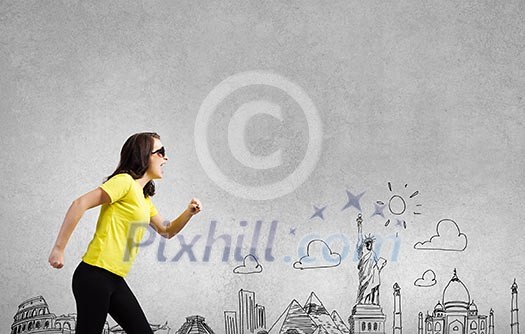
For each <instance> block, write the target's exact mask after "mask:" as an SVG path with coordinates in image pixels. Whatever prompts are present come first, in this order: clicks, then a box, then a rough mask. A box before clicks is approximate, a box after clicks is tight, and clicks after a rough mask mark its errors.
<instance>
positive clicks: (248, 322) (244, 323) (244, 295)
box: [239, 289, 255, 334]
mask: <svg viewBox="0 0 525 334" xmlns="http://www.w3.org/2000/svg"><path fill="white" fill-rule="evenodd" d="M239 325H240V327H239V334H248V333H249V334H253V333H254V332H255V292H253V291H247V290H243V289H241V290H240V291H239Z"/></svg>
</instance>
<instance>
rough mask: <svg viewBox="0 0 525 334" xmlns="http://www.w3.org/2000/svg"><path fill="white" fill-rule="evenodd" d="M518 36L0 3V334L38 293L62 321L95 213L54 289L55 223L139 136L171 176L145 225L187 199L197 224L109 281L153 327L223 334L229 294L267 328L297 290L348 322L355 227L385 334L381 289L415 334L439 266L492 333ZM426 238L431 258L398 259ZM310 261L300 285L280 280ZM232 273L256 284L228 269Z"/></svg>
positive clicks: (404, 6) (517, 263) (265, 14)
mask: <svg viewBox="0 0 525 334" xmlns="http://www.w3.org/2000/svg"><path fill="white" fill-rule="evenodd" d="M524 21H525V3H524V2H523V1H518V0H509V1H428V0H423V1H411V0H409V1H376V0H371V1H365V2H363V1H353V0H345V1H325V2H320V1H217V2H207V1H200V2H199V1H158V2H157V1H147V0H145V1H108V2H103V1H1V2H0V94H1V95H0V96H1V98H0V110H1V116H0V117H1V121H0V134H1V141H2V149H1V150H0V161H2V163H1V165H0V166H1V167H0V168H1V172H2V192H1V194H0V196H1V201H0V203H1V210H0V219H1V223H2V227H3V233H1V234H0V241H1V243H2V252H1V254H0V259H1V261H0V262H1V266H2V267H1V268H2V270H1V281H2V294H1V295H2V303H1V306H0V310H1V312H0V325H1V328H2V329H1V332H3V333H8V332H9V331H10V326H11V324H12V323H13V316H14V315H15V313H16V312H17V309H18V305H19V304H20V303H21V302H23V301H24V300H27V299H29V298H31V297H34V296H38V295H42V296H44V298H45V299H46V301H47V302H48V304H49V307H50V310H51V312H54V313H56V314H57V315H59V314H63V313H73V312H75V304H74V298H73V295H72V293H71V288H70V286H71V275H72V272H73V270H74V269H75V266H76V264H77V263H78V262H79V259H80V257H81V256H82V254H83V253H84V251H85V249H86V247H87V245H88V243H89V241H90V239H91V237H92V235H93V232H94V228H95V222H96V218H97V213H98V211H97V210H96V209H95V210H92V211H89V212H87V213H86V214H85V215H84V217H83V218H82V220H81V222H80V223H79V225H78V227H77V229H76V230H75V232H74V234H73V236H72V238H71V240H70V243H69V245H68V247H67V250H66V266H65V267H64V268H63V269H61V270H55V269H52V268H50V266H49V265H48V264H47V257H48V254H49V251H50V249H51V246H52V245H53V242H54V240H55V237H56V234H57V232H58V229H59V227H60V224H61V222H62V219H63V217H64V214H65V212H66V210H67V208H68V207H69V204H70V203H71V201H72V200H74V199H75V198H76V197H78V196H80V195H81V194H83V193H85V192H87V191H89V190H91V189H93V188H95V187H97V186H98V185H99V184H100V183H101V182H102V180H103V178H104V177H105V176H107V175H108V174H110V173H111V172H112V171H113V169H114V168H115V166H116V164H117V162H118V154H119V150H120V148H121V145H122V144H123V143H124V141H125V140H126V138H127V137H128V136H129V135H131V134H133V133H135V132H139V131H149V130H153V131H157V132H158V133H159V134H160V135H161V137H162V141H163V144H164V145H165V147H166V149H167V151H168V155H169V158H170V160H169V162H168V164H167V166H166V167H165V176H164V179H163V180H160V181H159V182H157V185H158V193H157V195H156V196H155V197H154V203H155V204H156V206H157V208H158V209H159V211H160V212H161V213H162V214H163V215H164V216H165V217H170V218H175V217H176V216H177V215H178V214H179V213H180V212H181V211H182V210H183V209H184V208H185V206H186V203H187V202H188V201H189V200H190V199H191V197H193V196H195V197H197V198H199V199H200V200H201V201H202V203H203V211H202V212H201V213H200V214H199V215H198V216H196V217H195V218H194V219H193V221H192V222H191V223H190V224H189V225H188V226H187V227H186V228H185V229H184V230H183V232H182V234H181V235H180V236H179V237H178V238H174V239H172V240H169V241H168V242H166V243H165V244H163V243H161V242H160V239H159V238H155V239H153V235H152V236H151V239H148V240H146V242H145V245H144V246H143V247H142V249H141V250H140V254H139V256H138V258H137V260H136V262H135V264H134V267H133V270H132V272H131V273H130V274H129V276H128V277H127V281H128V283H129V285H130V286H131V287H132V289H133V290H134V292H135V294H136V295H137V297H138V298H139V300H140V301H141V304H142V306H143V308H144V311H145V313H146V314H147V316H148V318H149V320H150V322H152V323H157V324H160V323H164V322H165V321H167V322H168V324H169V325H170V327H172V328H174V329H178V328H179V327H180V326H181V325H182V324H183V323H184V321H185V318H186V317H187V316H190V315H197V314H198V315H201V316H203V317H205V318H206V323H207V324H208V325H209V326H210V327H211V328H212V329H214V330H215V332H216V333H224V311H234V310H237V309H238V292H239V290H240V289H244V290H249V291H253V292H255V294H256V302H257V304H261V305H264V306H265V309H266V317H267V327H268V328H269V327H271V325H272V324H273V323H274V322H276V321H277V319H278V318H279V316H280V315H281V314H282V313H283V312H284V311H285V309H286V307H287V306H288V305H289V304H290V302H291V301H292V300H293V299H297V301H298V302H299V303H300V304H301V305H304V303H305V302H306V300H307V298H308V296H309V295H310V293H311V292H312V291H314V292H315V294H316V295H317V296H318V297H319V299H320V300H321V301H322V302H323V304H324V306H325V307H326V308H327V309H328V310H329V311H330V312H331V311H332V310H337V312H338V314H339V315H340V316H341V318H343V320H344V321H345V322H347V319H348V316H349V315H350V313H351V311H352V307H353V306H354V304H355V301H356V297H357V289H358V285H359V281H358V271H357V259H356V257H355V256H354V250H355V246H356V242H357V238H358V233H357V225H356V218H357V215H358V214H359V213H361V214H362V217H363V225H362V226H363V232H364V233H365V234H368V233H372V234H374V235H375V238H376V252H377V253H378V256H381V257H383V258H385V259H386V260H387V261H388V262H387V265H386V266H385V267H384V268H383V270H382V272H381V283H382V284H381V288H380V301H381V305H382V307H383V311H384V313H385V314H386V316H387V320H386V328H387V333H391V332H392V319H393V317H392V312H393V301H394V300H393V289H392V286H393V285H394V283H396V282H397V283H398V284H399V286H400V287H401V294H402V311H403V313H402V318H403V331H404V332H405V333H416V332H417V324H418V321H417V320H418V313H419V312H423V313H424V314H426V313H427V311H430V312H431V311H432V310H433V309H434V306H435V305H436V302H437V301H438V300H441V299H442V297H443V296H442V294H443V289H444V288H445V286H446V285H447V284H448V282H449V280H450V279H451V277H452V275H453V271H454V269H456V270H457V274H458V277H459V278H460V279H461V281H462V282H463V283H464V284H465V285H466V287H467V288H468V290H469V292H470V298H471V299H473V300H474V301H475V303H476V305H477V307H478V309H479V313H480V314H483V315H488V314H489V311H490V309H491V308H492V309H493V310H494V313H495V323H496V332H497V333H508V332H509V331H510V305H511V290H510V287H511V285H512V283H513V281H514V279H516V282H517V284H518V285H520V284H521V285H524V286H525V268H524V266H523V261H524V256H525V243H524V242H523V235H522V234H521V233H523V231H524V228H523V221H524V218H525V215H524V211H523V210H525V204H524V200H525V190H524V188H525V187H524V185H525V172H524V171H525V158H524V154H525V131H524V130H525V127H524V121H525V114H524V111H525V110H524V107H525V102H524V100H523V98H524V94H525V52H524V46H525V22H524ZM323 208H324V209H323ZM442 220H443V222H442V223H441V224H439V227H440V229H439V231H438V232H436V228H437V226H438V222H440V221H442ZM257 221H261V223H259V224H257ZM272 222H274V223H273V224H272ZM438 233H439V238H437V237H436V238H434V239H432V242H433V245H434V246H435V247H434V248H440V249H441V250H428V249H427V250H425V249H418V246H415V245H419V248H428V246H429V243H426V244H425V243H424V242H425V241H430V238H431V237H432V236H435V235H438ZM254 236H255V237H254ZM447 238H448V239H449V240H446V239H447ZM257 239H258V240H257ZM314 239H316V240H322V241H324V243H321V242H313V243H311V242H310V241H312V240H314ZM438 239H439V240H438ZM418 242H420V244H417V243H418ZM440 242H442V243H441V244H438V243H440ZM207 244H208V246H209V248H208V252H206V245H207ZM228 244H230V246H231V249H229V250H228V248H227V247H226V246H227V245H228ZM185 245H186V248H185V247H184V246H185ZM188 245H189V246H188ZM237 245H238V247H236V246H237ZM309 245H310V246H312V247H311V248H310V249H309V250H310V252H311V254H310V255H311V256H314V257H315V258H316V259H315V261H310V262H308V261H304V263H303V265H305V266H307V267H308V266H310V267H312V266H313V267H315V268H307V269H303V270H301V269H298V268H299V267H301V264H297V263H296V262H297V261H299V260H300V258H301V257H303V256H305V255H306V254H307V248H308V246H309ZM235 248H238V249H237V252H235ZM328 248H329V249H330V250H331V251H332V253H333V254H331V253H330V252H329V251H328ZM450 248H452V249H455V250H449V251H445V250H443V249H450ZM335 253H337V254H339V258H337V256H336V255H335ZM248 254H251V255H254V256H255V257H256V258H257V259H258V261H259V264H260V266H261V267H262V272H259V273H252V274H240V273H239V270H241V271H242V269H237V270H234V268H236V267H237V266H239V265H241V264H242V259H243V258H244V257H245V256H247V255H248ZM207 255H208V256H207ZM334 257H335V260H334ZM338 259H339V260H340V261H338ZM239 260H241V261H239ZM248 260H250V258H248ZM246 264H247V267H248V269H249V268H250V266H252V265H253V263H252V262H250V261H247V263H246ZM427 270H432V272H429V275H430V276H428V275H427V276H426V277H425V278H426V279H427V280H428V279H429V277H430V280H429V282H426V284H427V285H431V286H428V287H421V286H417V285H416V284H415V283H416V280H417V279H418V278H423V273H424V272H426V271H427ZM259 271H260V270H259ZM432 274H434V276H435V280H436V281H435V282H432V279H431V278H432ZM419 282H421V281H419ZM522 299H523V298H522ZM110 324H114V322H113V321H112V320H110ZM272 333H273V332H272Z"/></svg>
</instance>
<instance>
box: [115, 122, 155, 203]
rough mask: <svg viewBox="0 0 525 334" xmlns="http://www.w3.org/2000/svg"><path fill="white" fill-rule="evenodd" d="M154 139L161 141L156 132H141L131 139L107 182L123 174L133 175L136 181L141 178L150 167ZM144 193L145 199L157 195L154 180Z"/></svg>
mask: <svg viewBox="0 0 525 334" xmlns="http://www.w3.org/2000/svg"><path fill="white" fill-rule="evenodd" d="M154 138H157V139H160V136H159V135H158V134H157V133H155V132H141V133H136V134H134V135H132V136H131V137H129V138H128V139H127V140H126V142H125V143H124V145H123V146H122V150H121V151H120V162H119V164H118V166H117V169H115V171H114V172H113V173H112V174H111V175H110V176H108V177H107V180H109V179H111V178H112V177H113V176H115V175H117V174H122V173H127V174H129V175H131V177H132V178H133V179H135V180H136V179H139V178H141V177H142V176H143V175H144V174H145V173H146V171H147V170H148V167H149V158H150V156H151V152H152V151H153V143H154ZM143 193H144V197H150V196H153V195H155V183H154V182H153V180H150V181H149V182H148V183H146V185H145V186H144V189H143Z"/></svg>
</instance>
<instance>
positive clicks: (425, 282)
mask: <svg viewBox="0 0 525 334" xmlns="http://www.w3.org/2000/svg"><path fill="white" fill-rule="evenodd" d="M436 283H437V281H436V273H435V272H434V271H433V270H432V269H428V270H427V271H425V272H424V273H423V276H422V277H421V278H418V279H417V280H416V281H415V282H414V285H415V286H419V287H421V288H428V287H431V286H434V285H436Z"/></svg>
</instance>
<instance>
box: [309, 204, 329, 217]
mask: <svg viewBox="0 0 525 334" xmlns="http://www.w3.org/2000/svg"><path fill="white" fill-rule="evenodd" d="M324 209H326V206H325V207H323V208H318V207H317V206H315V205H314V210H315V212H314V214H313V215H312V217H310V219H312V218H314V217H319V218H321V219H322V220H324V216H323V211H324Z"/></svg>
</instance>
